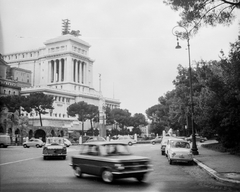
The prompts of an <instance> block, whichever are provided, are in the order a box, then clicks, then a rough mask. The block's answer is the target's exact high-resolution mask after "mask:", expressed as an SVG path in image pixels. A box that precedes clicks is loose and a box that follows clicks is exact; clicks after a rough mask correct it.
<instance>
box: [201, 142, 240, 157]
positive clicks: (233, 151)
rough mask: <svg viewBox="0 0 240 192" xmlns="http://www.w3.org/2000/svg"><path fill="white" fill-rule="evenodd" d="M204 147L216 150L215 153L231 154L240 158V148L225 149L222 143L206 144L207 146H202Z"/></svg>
mask: <svg viewBox="0 0 240 192" xmlns="http://www.w3.org/2000/svg"><path fill="white" fill-rule="evenodd" d="M202 147H205V148H207V149H210V150H214V151H220V152H229V153H230V154H233V155H238V156H240V149H239V148H230V149H229V148H225V147H224V146H223V145H222V144H221V143H211V144H205V145H202Z"/></svg>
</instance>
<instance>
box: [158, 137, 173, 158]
mask: <svg viewBox="0 0 240 192" xmlns="http://www.w3.org/2000/svg"><path fill="white" fill-rule="evenodd" d="M171 138H176V137H172V136H163V138H162V141H161V144H160V149H161V154H162V155H165V148H166V144H167V141H168V139H171Z"/></svg>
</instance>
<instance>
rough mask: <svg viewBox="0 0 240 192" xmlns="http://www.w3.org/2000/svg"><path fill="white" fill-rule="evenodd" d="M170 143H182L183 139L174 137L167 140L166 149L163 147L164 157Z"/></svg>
mask: <svg viewBox="0 0 240 192" xmlns="http://www.w3.org/2000/svg"><path fill="white" fill-rule="evenodd" d="M172 141H184V139H182V138H178V137H176V138H175V137H174V138H169V139H168V140H167V143H166V147H165V155H166V157H168V151H169V149H170V144H171V143H172Z"/></svg>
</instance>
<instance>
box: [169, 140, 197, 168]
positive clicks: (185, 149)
mask: <svg viewBox="0 0 240 192" xmlns="http://www.w3.org/2000/svg"><path fill="white" fill-rule="evenodd" d="M167 158H168V161H169V164H170V165H171V164H173V162H187V163H189V164H192V163H193V155H192V152H191V149H190V144H189V142H187V141H184V140H169V148H168V154H167Z"/></svg>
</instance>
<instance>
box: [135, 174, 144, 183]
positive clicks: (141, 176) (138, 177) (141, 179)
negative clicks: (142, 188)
mask: <svg viewBox="0 0 240 192" xmlns="http://www.w3.org/2000/svg"><path fill="white" fill-rule="evenodd" d="M144 178H145V175H144V174H143V175H139V176H137V177H136V179H137V180H138V182H142V181H143V180H144Z"/></svg>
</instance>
